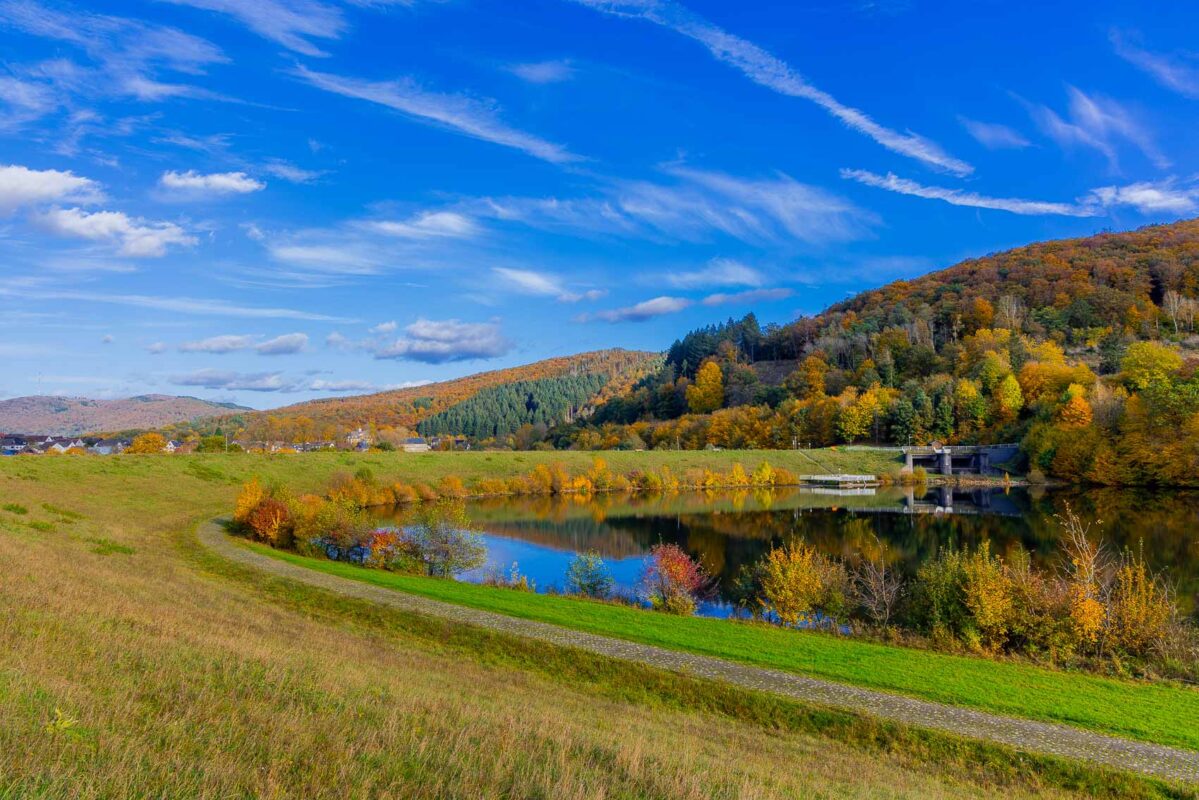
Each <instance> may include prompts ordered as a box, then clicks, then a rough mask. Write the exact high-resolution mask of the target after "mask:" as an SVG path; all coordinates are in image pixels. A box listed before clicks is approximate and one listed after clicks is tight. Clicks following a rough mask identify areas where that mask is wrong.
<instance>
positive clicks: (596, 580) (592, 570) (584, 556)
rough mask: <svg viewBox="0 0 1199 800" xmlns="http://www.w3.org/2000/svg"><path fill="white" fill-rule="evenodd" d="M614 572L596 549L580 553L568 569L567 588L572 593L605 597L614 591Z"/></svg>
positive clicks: (597, 597)
mask: <svg viewBox="0 0 1199 800" xmlns="http://www.w3.org/2000/svg"><path fill="white" fill-rule="evenodd" d="M613 583H614V581H613V580H612V573H611V571H609V569H608V565H607V564H605V563H604V560H603V559H602V558H600V554H599V553H597V552H595V551H594V550H588V551H587V552H585V553H579V554H578V555H576V556H575V557H574V560H573V561H571V562H570V566H569V567H568V568H567V570H566V590H567V591H568V592H570V593H571V594H581V595H584V596H585V597H593V598H596V599H600V600H602V599H604V598H606V597H607V596H608V595H610V594H611V593H612V586H613Z"/></svg>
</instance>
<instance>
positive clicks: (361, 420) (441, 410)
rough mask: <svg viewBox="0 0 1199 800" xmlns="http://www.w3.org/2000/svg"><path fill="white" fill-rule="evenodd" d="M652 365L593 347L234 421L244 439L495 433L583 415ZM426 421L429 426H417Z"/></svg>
mask: <svg viewBox="0 0 1199 800" xmlns="http://www.w3.org/2000/svg"><path fill="white" fill-rule="evenodd" d="M660 362H661V356H660V355H658V354H656V353H646V352H640V351H629V350H620V349H613V350H599V351H595V352H590V353H580V354H578V355H573V356H566V357H561V358H551V359H546V360H544V361H538V362H536V363H533V364H526V365H523V366H519V367H511V368H509V369H501V370H493V371H491V372H481V373H478V374H475V375H468V376H466V377H463V378H457V379H455V380H450V381H442V382H439V383H431V384H427V385H425V386H418V387H412V388H407V389H396V390H392V391H387V392H379V393H377V394H368V395H359V396H354V397H336V398H328V399H322V400H312V401H309V402H305V403H298V404H296V405H291V406H285V407H283V408H277V409H273V410H271V411H263V412H252V413H248V414H242V415H238V419H237V420H236V421H237V422H240V423H242V424H243V425H244V427H245V431H246V435H247V436H249V437H251V438H259V439H266V440H285V441H291V440H297V439H301V440H303V439H314V438H323V439H330V438H333V437H335V436H338V435H340V434H342V433H344V432H345V431H347V430H351V429H353V428H356V427H359V426H366V427H370V426H374V427H375V428H376V429H379V430H387V429H391V430H396V431H401V432H403V431H416V430H417V429H418V428H420V429H421V430H422V431H425V432H429V433H451V434H459V433H468V432H469V433H471V434H472V435H477V434H479V433H483V432H484V428H485V427H486V428H487V431H486V434H487V435H492V436H494V435H502V434H505V433H511V432H513V431H515V429H516V428H518V427H519V426H520V425H522V424H524V423H526V422H528V423H536V422H542V423H546V424H553V423H556V422H564V421H567V420H570V419H573V418H574V417H575V416H578V415H579V414H586V413H588V412H589V411H590V409H591V408H592V407H593V406H595V405H596V404H599V403H602V402H604V401H605V400H607V399H609V398H611V397H614V396H617V395H620V394H622V393H625V392H627V391H628V390H629V388H630V387H631V386H632V385H633V384H634V383H635V382H636V381H638V380H640V379H642V378H643V377H645V376H646V375H647V374H649V373H651V372H653V371H654V370H656V368H657V367H658V365H659V364H660ZM517 384H519V386H516V385H517ZM503 387H509V388H508V389H504V388H503ZM512 387H515V388H512ZM480 395H483V397H482V398H481V399H480V400H478V401H475V402H472V401H474V400H475V398H477V397H479V396H480ZM501 395H503V397H502V398H501ZM497 403H500V404H503V406H504V409H505V411H504V413H503V414H499V413H498V411H497V409H498V406H497V405H495V404H497ZM483 417H487V418H488V419H487V421H486V423H484V422H483V419H482V418H483ZM426 420H428V421H429V423H430V424H429V425H428V426H422V423H423V422H425V421H426Z"/></svg>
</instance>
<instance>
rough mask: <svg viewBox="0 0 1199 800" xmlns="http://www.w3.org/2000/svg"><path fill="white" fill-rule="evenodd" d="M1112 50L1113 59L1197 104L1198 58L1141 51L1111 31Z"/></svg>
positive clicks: (1124, 35) (1198, 93)
mask: <svg viewBox="0 0 1199 800" xmlns="http://www.w3.org/2000/svg"><path fill="white" fill-rule="evenodd" d="M1110 38H1111V42H1112V47H1114V48H1115V50H1116V55H1118V56H1120V58H1123V59H1124V60H1125V61H1127V62H1129V63H1130V64H1132V65H1133V66H1135V67H1137V68H1138V69H1141V70H1143V71H1144V72H1147V73H1149V75H1151V76H1152V77H1153V79H1154V80H1156V81H1157V82H1158V83H1160V84H1161V85H1162V86H1165V87H1166V88H1167V89H1171V90H1173V91H1175V92H1178V93H1179V94H1180V95H1182V96H1183V97H1189V98H1191V99H1192V100H1199V57H1197V56H1196V55H1195V54H1194V53H1186V54H1183V55H1180V56H1166V55H1162V54H1160V53H1152V52H1150V51H1148V50H1145V49H1143V48H1142V47H1140V46H1139V45H1137V44H1134V43H1133V42H1132V41H1129V40H1130V39H1131V38H1135V37H1130V36H1128V35H1127V34H1125V33H1122V32H1121V31H1119V30H1114V29H1113V30H1112V32H1111V35H1110Z"/></svg>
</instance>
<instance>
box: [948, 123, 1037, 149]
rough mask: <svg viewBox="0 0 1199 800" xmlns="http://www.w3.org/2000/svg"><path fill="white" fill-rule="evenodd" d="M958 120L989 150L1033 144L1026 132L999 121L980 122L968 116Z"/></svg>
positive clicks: (1019, 147) (1017, 147) (1020, 147)
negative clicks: (1023, 132) (1026, 136)
mask: <svg viewBox="0 0 1199 800" xmlns="http://www.w3.org/2000/svg"><path fill="white" fill-rule="evenodd" d="M958 122H960V123H962V127H963V128H965V129H966V132H967V133H969V134H970V135H971V136H973V137H974V138H975V140H976V141H977V142H978V143H979V144H981V145H982V146H983V147H985V148H987V149H988V150H1019V149H1022V148H1025V147H1029V146H1030V145H1031V144H1032V142H1030V141H1028V139H1026V138H1024V134H1022V133H1020V132H1019V131H1017V130H1015V129H1014V128H1009V127H1008V126H1007V125H1000V124H999V123H997V122H979V121H978V120H976V119H970V118H968V117H958Z"/></svg>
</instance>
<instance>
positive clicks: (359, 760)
mask: <svg viewBox="0 0 1199 800" xmlns="http://www.w3.org/2000/svg"><path fill="white" fill-rule="evenodd" d="M114 470H115V471H113V472H109V473H105V472H98V473H96V474H95V475H94V476H93V478H92V479H91V481H90V483H88V484H87V485H85V486H83V485H79V484H74V485H70V484H64V483H63V482H61V481H55V480H50V479H47V478H45V477H44V476H42V477H39V476H37V475H29V476H27V477H25V478H22V477H17V476H15V475H14V474H12V473H11V472H8V473H5V472H0V500H3V501H5V502H16V503H20V504H21V505H23V506H26V507H27V508H28V509H29V511H28V514H25V515H18V514H14V513H11V512H4V511H0V720H2V723H0V797H63V798H66V797H71V798H75V797H234V796H237V797H241V796H258V797H306V798H308V797H313V798H315V797H338V798H341V797H368V796H370V797H376V796H403V797H501V796H502V797H554V798H619V797H629V798H634V797H637V798H640V797H680V798H691V797H695V798H700V797H729V798H756V797H777V796H804V797H813V796H826V797H920V798H938V797H980V796H999V795H1002V796H1005V797H1020V796H1031V795H1033V794H1035V793H1036V792H1035V789H1036V781H1035V780H1033V781H1027V780H1024V781H1021V782H1019V783H1018V784H1016V785H1010V784H1009V785H987V784H986V783H985V782H984V784H979V783H976V782H971V781H970V780H968V779H967V778H966V777H963V776H962V775H961V774H958V773H955V772H953V771H950V772H948V773H946V772H945V771H944V770H942V769H941V768H939V767H938V766H937V765H927V766H921V765H914V764H912V763H910V761H911V760H910V759H905V758H903V757H902V756H900V755H895V756H892V755H887V754H884V753H878V752H865V751H862V750H858V749H855V748H852V747H849V746H846V745H844V744H840V743H837V742H833V741H830V740H828V739H825V738H822V737H818V736H811V735H806V734H800V733H795V732H787V731H785V730H778V729H774V730H772V729H770V728H768V727H767V726H764V725H762V724H755V723H752V722H742V721H738V720H736V719H730V718H728V717H724V716H718V715H714V714H709V713H701V712H697V711H688V710H687V709H685V708H679V707H670V706H669V705H665V704H661V703H654V702H652V698H644V699H641V700H638V699H636V698H628V697H619V696H615V695H614V694H612V693H604V692H597V691H592V690H591V687H589V686H587V685H585V684H584V685H579V686H571V685H568V684H567V683H566V682H564V681H562V680H556V679H555V678H554V677H553V676H552V675H550V674H547V673H546V672H540V671H538V670H525V669H521V668H519V666H517V665H514V664H513V663H511V662H505V661H503V660H502V659H491V658H489V657H488V656H487V654H486V653H482V654H481V655H478V656H475V657H467V656H464V654H463V651H462V650H461V649H458V650H455V649H453V648H449V647H444V646H441V644H440V643H439V642H438V641H436V640H434V639H431V638H430V637H428V636H420V635H416V634H413V633H410V632H405V630H404V629H403V628H402V627H386V626H377V627H372V626H370V625H367V624H361V623H359V622H357V621H355V620H353V619H345V620H341V619H339V618H338V617H337V616H336V615H335V614H332V613H325V612H324V611H323V610H322V609H320V608H318V607H316V606H311V607H308V608H306V607H305V606H304V605H303V604H300V603H283V602H274V601H272V598H271V596H270V595H269V594H268V593H265V592H263V591H259V590H257V589H256V587H254V586H252V585H247V584H246V583H244V582H243V581H241V580H240V579H238V578H236V577H235V576H233V575H224V574H220V572H219V570H218V571H217V572H216V573H214V572H213V571H211V570H209V569H206V568H201V566H200V565H199V564H198V563H197V562H196V560H195V558H194V557H193V556H191V555H189V553H188V551H187V550H186V548H183V547H181V546H180V542H181V541H182V540H184V538H185V536H184V534H182V533H181V532H182V531H185V530H187V528H188V527H189V525H190V523H191V522H192V521H194V520H195V519H197V518H199V517H202V516H206V515H209V514H214V513H216V512H217V511H220V510H222V509H223V508H225V507H227V505H228V503H229V502H230V500H231V493H232V492H233V491H235V490H236V487H235V486H232V485H230V484H228V483H223V484H220V483H214V482H210V481H204V480H197V481H192V482H188V483H183V482H180V481H161V480H154V475H153V473H152V472H144V473H143V474H142V475H141V476H140V477H139V476H137V475H130V474H129V473H128V472H127V471H125V470H123V469H117V468H116V467H115V465H114ZM47 503H50V504H53V507H52V508H51V509H47V508H46V507H45V505H44V504H47ZM64 511H65V512H68V513H63V512H64ZM80 515H81V516H80ZM34 523H37V524H36V525H34Z"/></svg>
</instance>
